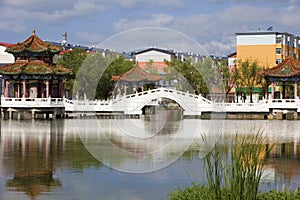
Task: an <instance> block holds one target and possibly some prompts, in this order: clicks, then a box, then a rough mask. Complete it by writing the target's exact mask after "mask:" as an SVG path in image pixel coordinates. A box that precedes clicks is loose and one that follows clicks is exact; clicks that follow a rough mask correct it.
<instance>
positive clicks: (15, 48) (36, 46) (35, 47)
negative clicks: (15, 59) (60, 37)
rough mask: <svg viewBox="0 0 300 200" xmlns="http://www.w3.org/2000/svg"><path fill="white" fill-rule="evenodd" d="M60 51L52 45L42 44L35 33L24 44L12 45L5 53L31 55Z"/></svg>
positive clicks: (59, 48)
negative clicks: (25, 52)
mask: <svg viewBox="0 0 300 200" xmlns="http://www.w3.org/2000/svg"><path fill="white" fill-rule="evenodd" d="M61 50H62V48H61V47H59V46H55V45H53V44H50V43H47V42H44V41H43V40H41V39H40V38H39V37H38V36H37V35H36V34H35V31H33V32H32V35H31V36H30V37H29V38H28V39H27V40H25V41H24V42H21V43H17V44H12V45H10V46H8V47H7V49H6V51H7V52H8V53H20V52H24V51H27V52H32V53H44V52H50V53H59V52H60V51H61Z"/></svg>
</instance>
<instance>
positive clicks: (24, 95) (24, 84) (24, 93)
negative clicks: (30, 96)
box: [23, 80, 26, 98]
mask: <svg viewBox="0 0 300 200" xmlns="http://www.w3.org/2000/svg"><path fill="white" fill-rule="evenodd" d="M23 97H24V98H26V80H23Z"/></svg>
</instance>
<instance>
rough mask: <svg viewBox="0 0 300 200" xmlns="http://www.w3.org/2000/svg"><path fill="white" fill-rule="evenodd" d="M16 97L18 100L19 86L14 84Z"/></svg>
mask: <svg viewBox="0 0 300 200" xmlns="http://www.w3.org/2000/svg"><path fill="white" fill-rule="evenodd" d="M14 97H15V98H18V84H17V83H14Z"/></svg>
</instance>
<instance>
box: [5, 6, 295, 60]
mask: <svg viewBox="0 0 300 200" xmlns="http://www.w3.org/2000/svg"><path fill="white" fill-rule="evenodd" d="M0 5H1V6H0V41H1V42H8V43H17V42H19V41H23V40H25V39H26V38H27V37H29V36H30V34H31V31H32V29H36V32H37V35H38V36H40V37H41V38H42V39H45V40H50V41H57V42H59V41H61V39H62V32H67V33H68V42H69V43H73V44H81V45H87V46H96V45H97V44H99V43H100V42H101V41H103V40H105V39H107V38H109V37H111V36H112V35H115V34H118V33H120V32H122V31H127V30H131V29H133V28H143V27H163V28H167V29H172V30H176V31H179V32H181V33H183V34H186V35H188V36H190V37H191V38H193V39H195V40H196V41H197V42H199V43H200V44H201V45H202V46H203V47H204V48H205V49H206V51H207V52H209V53H210V54H215V55H228V54H229V53H231V52H233V51H235V33H236V32H244V31H255V30H257V29H258V28H261V30H265V29H267V28H268V27H270V26H273V30H274V31H279V32H289V33H292V34H295V35H300V12H299V9H300V3H299V1H297V0H158V1H155V0H51V1H49V0H0Z"/></svg>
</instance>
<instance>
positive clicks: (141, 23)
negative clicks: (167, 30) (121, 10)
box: [113, 13, 174, 32]
mask: <svg viewBox="0 0 300 200" xmlns="http://www.w3.org/2000/svg"><path fill="white" fill-rule="evenodd" d="M173 19H174V18H173V17H172V16H171V15H167V14H162V13H159V14H151V15H150V16H147V17H146V18H143V19H141V18H138V19H134V20H131V21H130V20H128V19H126V18H122V19H120V20H119V21H118V22H116V23H114V24H113V26H114V28H115V30H116V31H117V32H119V31H124V30H129V29H133V28H140V27H151V26H156V27H167V26H168V25H170V24H171V23H172V22H173Z"/></svg>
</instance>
